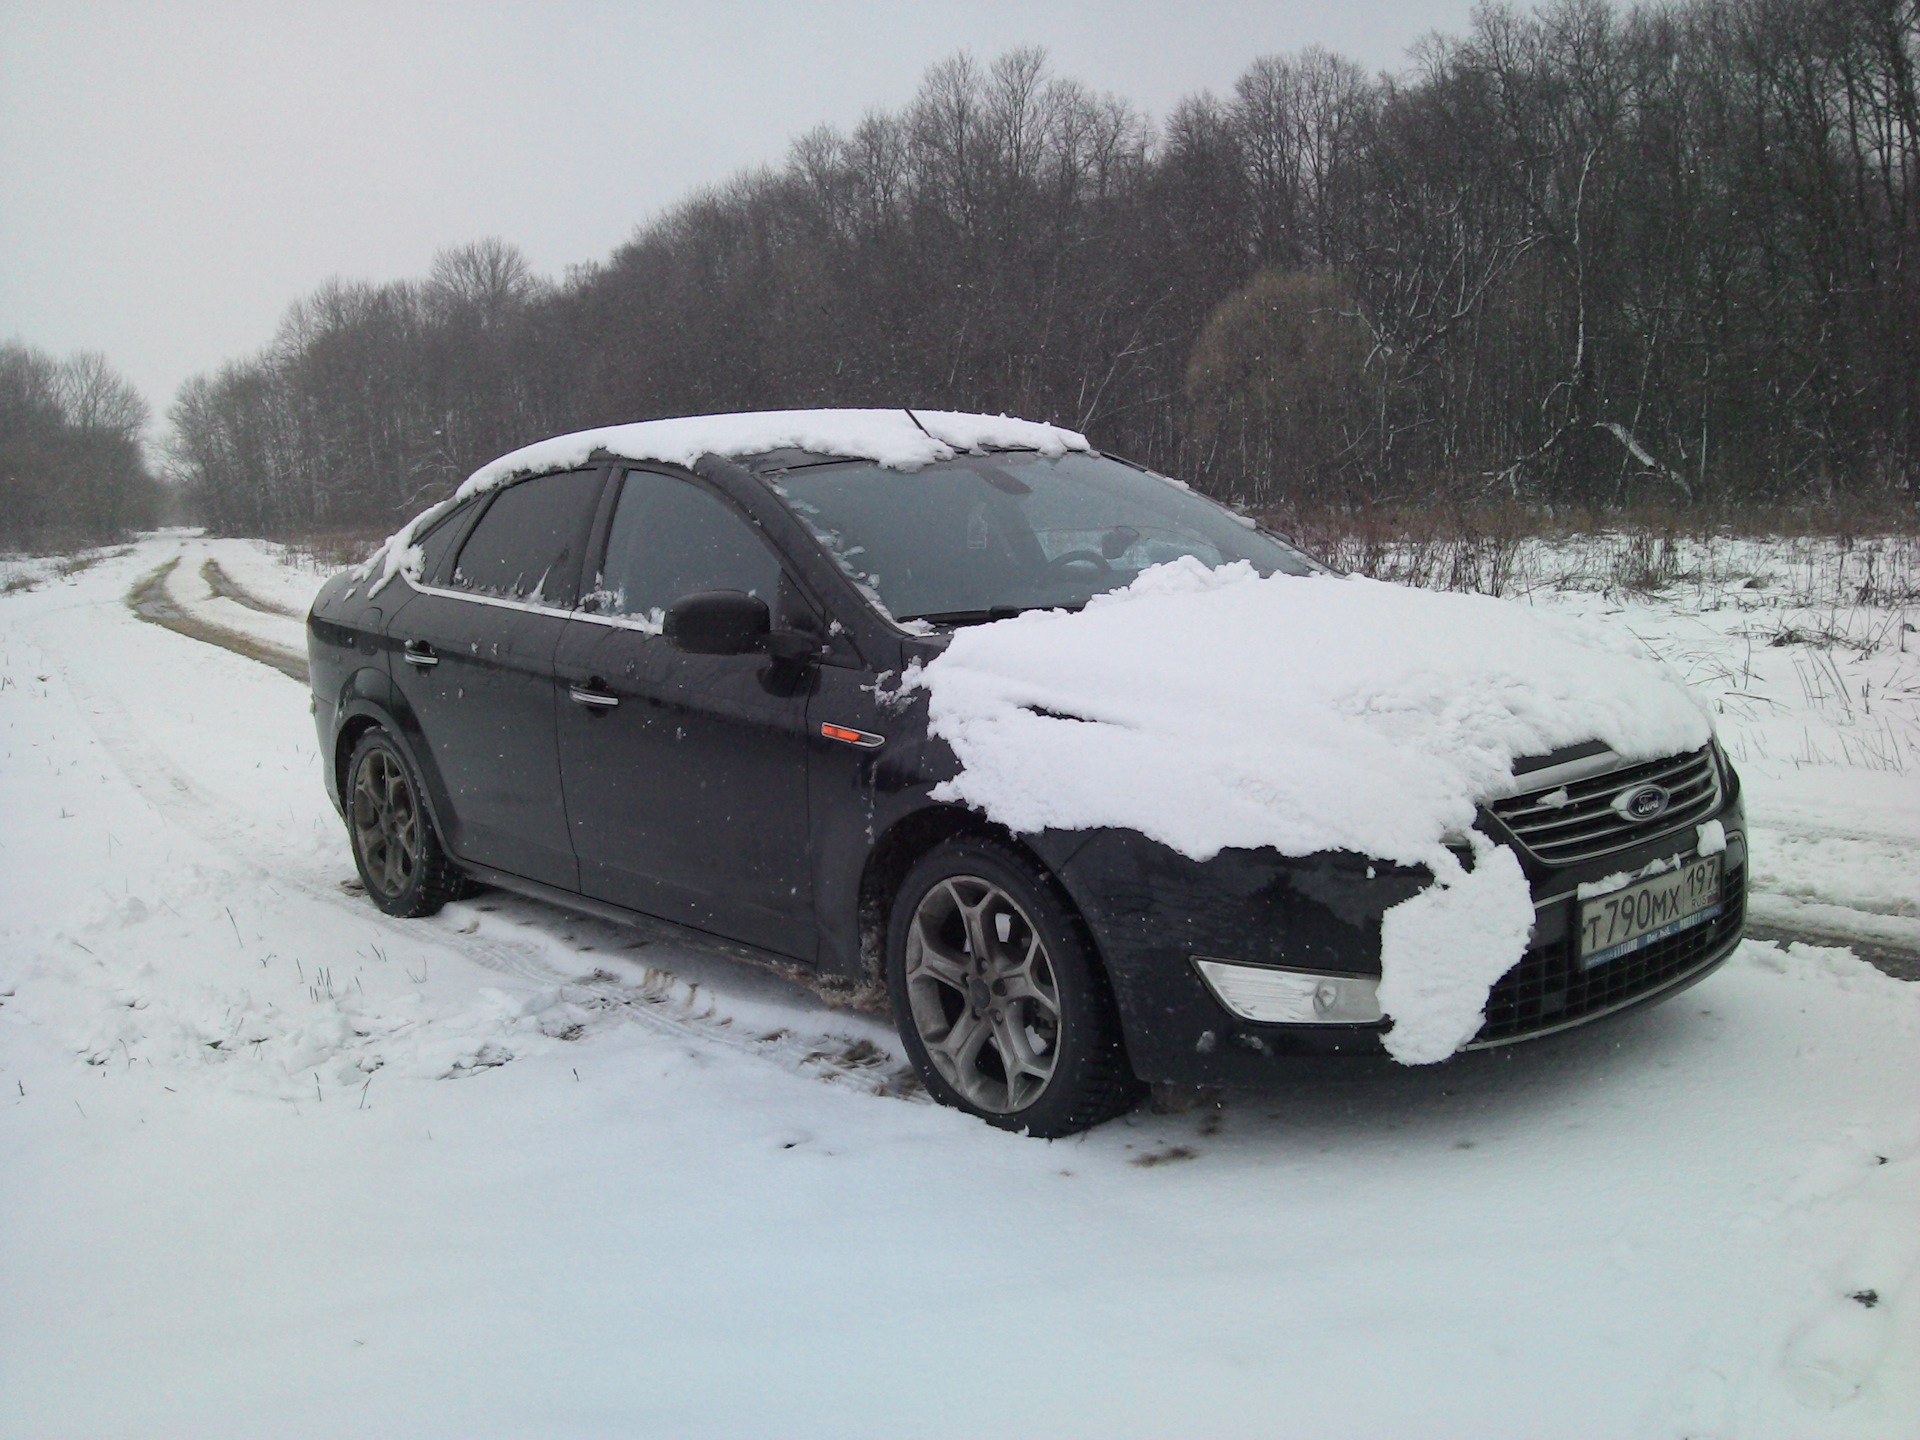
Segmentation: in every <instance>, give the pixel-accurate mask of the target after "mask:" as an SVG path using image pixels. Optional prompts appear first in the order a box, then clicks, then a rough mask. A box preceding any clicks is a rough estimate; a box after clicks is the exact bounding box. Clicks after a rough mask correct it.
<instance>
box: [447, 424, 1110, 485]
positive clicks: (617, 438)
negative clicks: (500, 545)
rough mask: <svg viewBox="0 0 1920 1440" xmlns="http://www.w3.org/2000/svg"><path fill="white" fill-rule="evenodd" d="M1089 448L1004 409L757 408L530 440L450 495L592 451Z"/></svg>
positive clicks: (903, 455)
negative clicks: (997, 412)
mask: <svg viewBox="0 0 1920 1440" xmlns="http://www.w3.org/2000/svg"><path fill="white" fill-rule="evenodd" d="M1088 448H1090V447H1089V446H1088V444H1087V439H1086V437H1085V436H1084V435H1081V434H1078V433H1077V432H1075V431H1072V430H1066V429H1062V428H1061V427H1059V426H1057V425H1047V424H1042V423H1040V422H1038V421H1033V420H1016V419H1013V418H1010V417H1008V416H1005V415H969V414H963V413H961V412H958V411H953V410H905V409H901V410H759V411H750V412H746V413H742V414H733V415H693V416H686V417H683V418H679V419H673V420H644V421H641V422H639V423H638V424H633V425H607V426H602V427H601V428H599V429H595V430H579V431H575V432H574V433H573V434H571V435H559V436H555V437H554V438H553V439H550V440H540V441H536V442H535V443H534V444H532V445H525V446H522V447H521V448H520V449H518V450H514V451H511V452H510V453H508V454H506V455H502V456H501V457H500V458H499V459H497V460H494V461H491V462H489V463H488V464H486V465H483V466H481V467H480V468H479V469H478V470H476V471H474V472H473V474H472V475H471V476H469V477H468V478H467V480H466V482H465V483H464V484H462V485H461V487H460V489H459V491H458V493H457V495H456V497H455V498H456V499H464V498H466V497H467V496H469V495H475V494H479V493H480V492H481V491H484V490H491V489H493V488H495V487H496V486H499V485H504V484H506V483H507V482H509V481H511V480H517V479H519V478H520V477H521V476H523V475H538V474H542V473H545V472H548V471H553V470H565V469H570V468H573V467H577V466H581V465H585V464H587V463H588V462H589V461H590V460H591V459H593V458H594V457H595V456H598V455H603V454H605V455H613V456H615V457H617V458H619V459H623V460H654V461H662V462H666V463H669V464H674V465H684V466H688V467H691V466H692V465H693V464H694V462H695V461H697V460H699V459H700V458H701V457H702V456H705V455H723V456H726V457H727V458H729V459H739V458H743V457H747V456H755V455H766V454H769V453H772V452H775V451H788V452H795V451H798V452H804V453H806V454H808V455H811V456H816V457H821V458H828V457H831V458H837V459H846V460H869V461H872V462H874V463H876V464H878V465H882V466H885V467H887V468H889V469H895V470H918V469H921V468H922V467H923V466H926V465H931V464H934V463H936V462H937V461H941V460H950V459H952V458H953V457H954V456H955V455H957V454H961V453H965V452H980V451H985V450H1037V451H1039V452H1040V453H1042V454H1044V455H1062V454H1065V453H1066V452H1067V451H1069V450H1082V451H1084V450H1087V449H1088Z"/></svg>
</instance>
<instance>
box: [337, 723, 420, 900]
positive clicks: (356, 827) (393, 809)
mask: <svg viewBox="0 0 1920 1440" xmlns="http://www.w3.org/2000/svg"><path fill="white" fill-rule="evenodd" d="M353 843H354V846H355V848H356V849H358V850H359V852H360V859H361V862H362V866H363V869H364V873H365V875H366V877H367V880H368V882H369V883H371V884H374V885H377V886H379V887H380V890H381V892H382V893H383V894H384V895H386V896H387V897H388V898H389V899H391V898H393V897H394V896H397V895H399V894H400V893H401V892H403V891H404V890H405V889H406V888H407V886H408V885H409V884H410V883H411V882H412V880H413V877H414V874H415V872H416V871H417V870H418V869H419V867H420V843H421V832H420V807H419V804H418V802H417V801H416V800H415V798H414V794H413V785H412V783H411V782H410V781H409V780H408V779H407V772H406V770H405V769H404V768H403V767H402V765H401V762H400V757H399V756H397V755H395V754H394V753H393V752H392V751H391V750H385V749H373V750H369V751H368V752H367V754H366V758H365V759H363V760H362V761H361V762H360V769H359V770H358V771H357V772H356V774H355V776H354V782H353Z"/></svg>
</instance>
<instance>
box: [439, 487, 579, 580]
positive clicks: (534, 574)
mask: <svg viewBox="0 0 1920 1440" xmlns="http://www.w3.org/2000/svg"><path fill="white" fill-rule="evenodd" d="M599 499H600V475H599V472H598V471H595V470H576V471H573V472H572V473H570V474H566V475H542V476H540V477H539V478H538V479H534V480H522V481H521V482H520V483H519V484H517V485H512V486H509V487H508V488H507V489H505V490H502V491H501V492H500V493H499V494H498V495H496V496H494V497H493V503H492V504H491V505H489V506H488V507H487V513H486V514H485V515H482V516H481V517H480V523H479V524H478V525H476V526H474V528H473V533H472V534H471V535H469V536H468V537H467V543H466V544H465V545H462V546H461V547H460V559H459V561H458V562H457V563H456V564H455V565H454V567H453V575H452V578H451V580H450V581H449V583H450V584H451V585H452V586H453V588H454V589H456V590H471V591H474V592H475V593H477V594H481V595H498V596H501V597H503V598H505V599H509V600H527V601H531V602H533V603H534V604H543V605H555V606H561V607H565V606H569V605H571V604H572V603H573V592H574V582H575V580H576V578H577V572H578V570H579V567H580V552H581V551H582V550H584V549H585V548H586V543H587V531H588V529H589V527H591V525H592V524H593V511H594V506H595V504H596V503H597V502H598V501H599Z"/></svg>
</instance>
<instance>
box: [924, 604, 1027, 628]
mask: <svg viewBox="0 0 1920 1440" xmlns="http://www.w3.org/2000/svg"><path fill="white" fill-rule="evenodd" d="M1045 608H1047V607H1045V606H1039V605H989V606H988V607H987V608H986V609H985V610H934V611H930V612H928V613H927V614H925V615H902V616H901V617H900V618H901V619H902V620H924V621H926V622H927V623H928V624H929V625H985V624H987V623H988V622H990V621H993V620H1011V619H1012V618H1013V617H1014V616H1016V615H1024V614H1026V612H1027V611H1029V610H1039V609H1045Z"/></svg>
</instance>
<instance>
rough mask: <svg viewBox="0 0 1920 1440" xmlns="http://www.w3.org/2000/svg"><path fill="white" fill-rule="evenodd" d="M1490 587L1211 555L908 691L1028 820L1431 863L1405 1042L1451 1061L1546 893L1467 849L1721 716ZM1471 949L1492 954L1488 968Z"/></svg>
mask: <svg viewBox="0 0 1920 1440" xmlns="http://www.w3.org/2000/svg"><path fill="white" fill-rule="evenodd" d="M1632 647H1633V642H1631V640H1629V641H1627V642H1626V643H1625V644H1622V643H1621V642H1620V641H1618V640H1616V639H1615V638H1613V637H1611V636H1609V635H1608V634H1606V633H1605V632H1603V631H1601V630H1599V629H1597V628H1589V627H1582V626H1576V625H1572V624H1569V623H1567V622H1564V621H1553V620H1548V619H1546V618H1544V617H1542V616H1540V615H1537V614H1535V613H1533V612H1530V611H1528V610H1525V609H1522V608H1521V607H1519V606H1516V605H1511V604H1508V603H1506V602H1503V601H1499V600H1493V599H1489V598H1487V597H1484V596H1474V595H1455V594H1435V593H1431V592H1427V591H1420V590H1411V589H1403V588H1401V587H1399V586H1395V585H1387V584H1382V583H1379V582H1377V581H1372V580H1366V579H1360V578H1343V577H1335V576H1321V577H1311V578H1301V577H1292V576H1275V577H1272V578H1269V579H1262V578H1260V577H1259V576H1258V575H1257V574H1256V573H1255V572H1254V570H1253V569H1252V567H1251V566H1249V565H1246V564H1245V563H1244V562H1243V563H1239V564H1235V565H1229V566H1222V567H1220V568H1219V569H1217V570H1209V569H1207V568H1206V567H1205V566H1204V565H1203V564H1201V563H1200V562H1199V561H1198V560H1195V559H1192V558H1190V557H1189V558H1186V559H1183V560H1180V561H1178V562H1176V563H1174V564H1170V565H1163V566H1159V567H1157V568H1155V569H1152V570H1149V571H1147V572H1145V573H1144V574H1142V575H1141V576H1140V578H1139V579H1138V580H1136V581H1135V582H1134V583H1133V584H1132V585H1131V586H1129V587H1127V588H1126V589H1124V590H1120V591H1115V592H1113V593H1111V594H1107V595H1101V596H1097V597H1095V599H1094V600H1093V601H1092V603H1090V604H1089V605H1088V606H1087V607H1086V609H1085V610H1083V611H1081V612H1079V613H1077V614H1075V613H1069V612H1065V611H1052V612H1030V613H1028V614H1026V615H1022V616H1019V617H1017V618H1015V619H1011V620H1006V621H1002V622H999V623H997V624H992V625H982V626H976V627H972V628H969V629H965V630H962V631H960V632H959V633H958V634H956V635H955V636H954V638H953V642H952V644H951V645H950V646H949V648H948V649H947V651H946V652H945V653H944V654H943V655H941V656H940V657H939V658H938V659H936V660H934V661H933V662H932V663H931V664H929V665H927V666H926V667H925V669H924V670H922V671H920V672H918V673H917V674H916V675H915V676H913V677H912V678H911V679H910V681H909V682H908V683H909V684H911V685H915V686H923V687H925V689H926V690H927V691H928V707H929V710H928V713H929V719H930V722H931V725H932V728H933V731H934V733H935V734H937V735H939V736H940V737H941V738H943V739H945V740H946V741H947V742H948V743H949V744H951V745H952V747H953V749H954V753H955V754H956V755H957V756H958V758H959V760H960V764H961V772H960V774H959V776H958V778H956V779H955V780H953V781H951V782H949V783H948V784H947V785H945V786H944V787H942V789H941V791H940V792H938V793H939V794H940V795H941V797H942V798H946V799H952V800H957V801H960V802H963V803H965V804H968V805H972V806H974V807H976V808H978V809H980V810H982V811H984V812H985V813H986V814H988V815H989V816H991V817H992V818H993V819H995V820H997V821H999V822H1000V823H1002V824H1004V825H1006V826H1008V827H1009V828H1010V829H1013V830H1016V831H1028V832H1030V831H1035V830H1040V829H1044V828H1047V827H1056V828H1060V829H1084V828H1091V827H1096V826H1119V827H1125V828H1129V829H1133V830H1138V831H1140V832H1141V833H1142V834H1145V835H1147V836H1149V837H1151V838H1152V839H1155V840H1158V841H1160V842H1161V843H1163V844H1165V845H1168V846H1171V847H1172V848H1173V849H1175V850H1178V851H1180V852H1181V853H1182V854H1184V855H1187V856H1190V857H1192V858H1193V859H1196V860H1206V859H1209V858H1211V857H1212V856H1214V855H1215V854H1217V853H1218V852H1219V851H1221V850H1222V849H1225V848H1227V847H1229V846H1245V847H1260V846H1271V847H1273V848H1275V849H1277V850H1279V851H1280V852H1282V853H1283V854H1287V855H1308V854H1313V853H1315V852H1317V851H1322V850H1346V851H1354V852H1358V853H1360V854H1363V855H1367V856H1372V857H1376V858H1379V859H1382V860H1390V861H1395V862H1398V863H1401V864H1409V865H1425V866H1427V867H1428V868H1429V869H1431V870H1432V871H1433V873H1434V875H1435V877H1436V887H1435V888H1434V889H1431V890H1429V891H1428V892H1426V893H1425V894H1423V895H1420V896H1418V897H1416V898H1415V899H1414V900H1411V901H1408V902H1407V903H1406V905H1405V906H1403V907H1401V909H1400V911H1398V912H1395V914H1394V915H1390V916H1389V923H1388V924H1387V926H1386V928H1385V935H1384V937H1383V940H1384V952H1383V957H1382V958H1383V964H1384V971H1385V976H1384V983H1383V985H1382V989H1381V1003H1382V1006H1383V1008H1385V1009H1386V1011H1387V1013H1388V1014H1389V1015H1391V1016H1392V1017H1393V1019H1394V1022H1395V1023H1394V1028H1393V1030H1392V1032H1391V1033H1390V1034H1389V1036H1388V1041H1387V1043H1388V1048H1389V1049H1390V1050H1391V1051H1392V1052H1393V1053H1394V1054H1395V1055H1396V1057H1398V1058H1400V1059H1402V1060H1404V1061H1406V1062H1408V1063H1423V1062H1425V1061H1430V1060H1438V1059H1441V1058H1444V1057H1445V1056H1446V1055H1449V1054H1452V1053H1453V1051H1454V1050H1455V1049H1456V1048H1457V1047H1458V1046H1459V1045H1460V1044H1461V1043H1462V1042H1464V1041H1465V1040H1467V1039H1468V1038H1469V1037H1470V1036H1471V1035H1472V1034H1473V1032H1474V1031H1475V1030H1476V1029H1477V1028H1478V1027H1479V1024H1480V1012H1481V1010H1482V1008H1483V1007H1484V1004H1485V1000H1486V994H1487V989H1488V987H1489V986H1491V984H1492V983H1493V981H1494V980H1496V979H1497V978H1498V977H1499V976H1500V975H1501V974H1502V973H1504V971H1505V970H1506V969H1507V968H1508V967H1509V966H1511V965H1512V964H1513V962H1514V961H1515V960H1517V959H1519V957H1520V954H1521V952H1522V951H1523V950H1524V948H1525V945H1526V938H1527V933H1528V930H1529V927H1530V926H1531V923H1532V918H1533V911H1532V902H1531V900H1530V898H1529V896H1528V894H1527V888H1526V884H1525V881H1524V877H1522V876H1521V875H1520V871H1519V865H1518V863H1517V861H1516V860H1515V859H1514V857H1513V856H1512V854H1511V853H1510V852H1506V851H1504V850H1501V849H1496V848H1495V847H1494V846H1492V845H1491V844H1490V843H1486V842H1481V841H1478V840H1477V839H1476V841H1475V845H1476V848H1477V849H1478V850H1479V851H1480V853H1479V855H1478V858H1477V861H1476V863H1475V866H1474V868H1473V871H1472V872H1471V873H1470V874H1469V873H1468V872H1467V871H1466V870H1465V869H1464V868H1463V867H1462V865H1461V864H1460V862H1459V860H1458V859H1457V858H1456V857H1455V855H1454V854H1453V852H1451V851H1450V850H1449V849H1448V848H1447V842H1448V841H1449V840H1451V841H1453V842H1455V843H1456V844H1458V843H1460V842H1461V841H1463V840H1464V839H1466V838H1467V837H1468V836H1469V834H1470V832H1471V829H1472V825H1473V822H1474V814H1475V807H1476V806H1477V805H1478V804H1479V803H1480V802H1482V801H1486V800H1490V799H1494V798H1497V797H1499V796H1501V795H1506V794H1511V793H1512V792H1513V791H1514V789H1515V783H1514V780H1513V775H1512V769H1511V767H1512V763H1513V761H1514V760H1515V759H1516V758H1518V757H1521V756H1526V755H1541V754H1545V753H1547V752H1549V751H1552V750H1555V749H1557V748H1560V747H1562V746H1566V745H1572V744H1576V743H1579V742H1582V741H1587V740H1594V739H1598V740H1601V741H1604V742H1605V743H1606V744H1608V745H1609V746H1611V747H1612V748H1613V749H1614V750H1615V751H1616V752H1618V753H1619V754H1620V755H1621V756H1622V757H1624V758H1625V759H1627V760H1643V759H1654V758H1657V757H1659V756H1663V755H1670V754H1673V753H1676V752H1678V751H1683V750H1692V749H1697V748H1699V747H1700V746H1702V745H1704V744H1706V743H1707V741H1708V739H1709V738H1710V736H1711V734H1712V730H1711V726H1710V723H1709V721H1708V719H1707V717H1706V715H1705V713H1704V712H1703V711H1702V710H1701V708H1700V707H1699V706H1698V705H1697V704H1696V703H1695V702H1694V701H1693V699H1692V698H1691V697H1690V696H1689V695H1688V694H1687V693H1686V691H1685V690H1684V689H1683V688H1682V687H1681V686H1680V685H1678V684H1677V683H1675V682H1674V681H1673V679H1672V678H1671V677H1670V675H1669V674H1668V672H1667V671H1666V670H1665V668H1664V667H1662V666H1661V665H1660V664H1659V663H1658V662H1656V661H1654V660H1652V659H1650V658H1648V657H1647V656H1646V655H1645V654H1643V653H1637V652H1636V649H1635V648H1632ZM1469 957H1471V958H1469Z"/></svg>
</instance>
